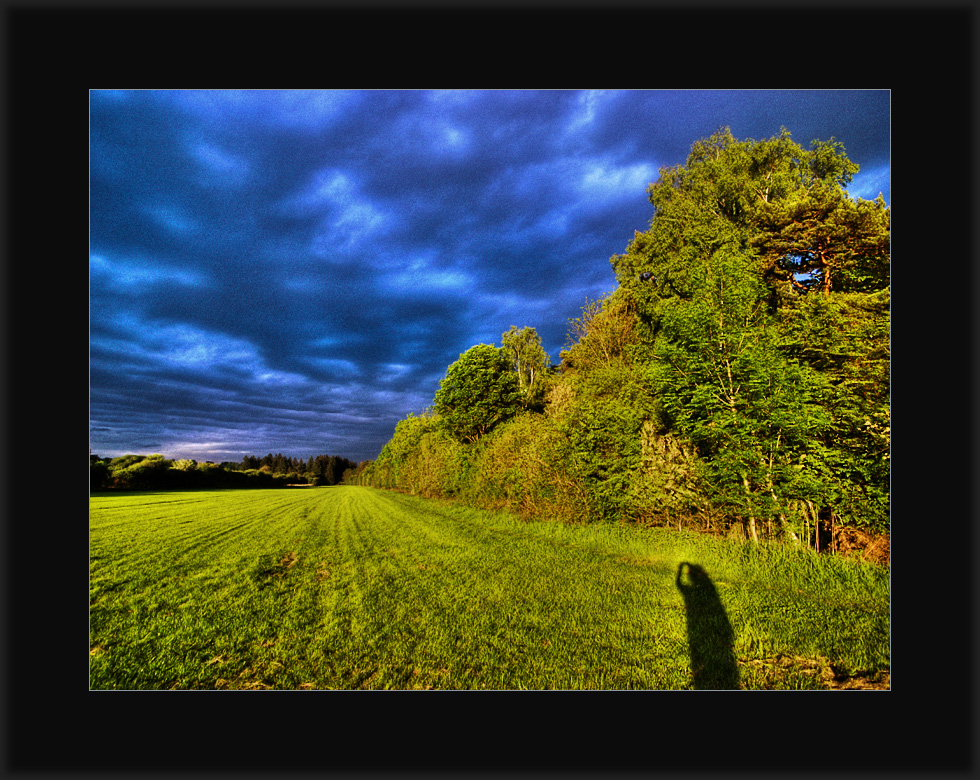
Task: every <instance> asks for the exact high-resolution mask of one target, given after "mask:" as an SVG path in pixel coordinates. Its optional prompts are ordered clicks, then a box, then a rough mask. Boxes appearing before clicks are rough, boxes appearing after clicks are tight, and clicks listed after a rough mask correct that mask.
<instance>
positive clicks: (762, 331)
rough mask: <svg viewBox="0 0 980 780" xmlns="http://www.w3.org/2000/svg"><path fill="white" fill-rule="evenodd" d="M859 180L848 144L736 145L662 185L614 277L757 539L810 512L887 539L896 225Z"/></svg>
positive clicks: (691, 161) (676, 410)
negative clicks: (760, 532)
mask: <svg viewBox="0 0 980 780" xmlns="http://www.w3.org/2000/svg"><path fill="white" fill-rule="evenodd" d="M857 171H858V166H857V165H856V164H855V163H853V162H851V161H850V160H849V159H848V158H847V156H846V153H845V151H844V147H843V145H841V144H840V143H837V142H836V141H834V140H833V139H831V141H829V142H821V141H814V142H813V143H811V148H810V149H809V150H806V149H803V148H802V147H801V146H799V145H798V144H796V143H795V142H793V141H792V139H791V138H790V135H789V132H788V131H786V130H783V131H782V132H781V133H780V135H779V136H777V137H775V138H771V139H767V140H765V141H761V142H758V141H754V140H751V139H750V140H747V141H741V142H740V141H736V140H735V138H734V137H733V136H732V135H731V132H730V131H729V130H728V129H727V128H724V129H722V130H721V131H719V132H717V133H715V134H714V135H713V136H711V137H710V138H708V139H705V140H703V141H698V142H697V143H695V144H694V145H693V146H692V149H691V154H690V155H689V157H688V160H687V163H686V165H683V166H675V167H673V168H665V169H663V170H661V175H660V178H659V179H658V181H657V182H655V183H654V184H652V185H651V186H650V188H649V196H650V201H651V203H652V204H653V205H654V207H655V211H654V215H653V217H652V219H651V222H650V229H649V230H647V231H645V232H643V233H637V234H636V235H635V236H634V238H633V241H632V242H631V243H630V245H629V246H628V247H627V252H626V254H624V255H618V256H616V257H613V258H612V260H611V262H612V264H613V267H614V269H615V270H616V273H617V276H618V278H619V280H620V285H621V290H622V291H623V292H624V294H627V295H628V296H630V297H631V298H632V299H633V300H634V301H635V303H636V312H637V318H636V321H637V330H638V335H639V336H640V340H641V344H640V347H639V353H638V354H640V355H642V359H643V360H644V361H645V363H646V364H647V365H648V366H649V374H650V376H651V378H653V379H654V384H655V387H656V393H657V396H658V401H659V403H660V404H661V405H662V407H663V411H664V417H665V419H667V420H668V422H669V425H670V426H671V428H672V430H674V431H676V432H678V433H681V434H683V435H684V436H685V437H687V438H688V439H689V440H692V441H693V442H694V443H695V444H696V445H697V448H698V451H699V453H700V455H701V456H702V457H703V458H704V459H705V462H706V464H707V467H708V473H709V474H711V475H712V476H713V485H714V490H715V491H716V496H715V497H714V498H715V500H716V501H718V502H720V503H722V504H724V505H726V506H728V507H729V509H730V511H731V513H732V514H733V515H735V516H738V517H740V518H741V519H742V521H743V522H745V523H746V528H747V530H748V531H749V533H750V535H753V536H754V535H755V521H756V519H758V518H764V519H765V520H766V522H769V521H774V522H776V521H778V522H779V523H781V524H785V522H786V521H787V518H790V517H791V515H792V514H793V512H795V511H796V510H797V508H799V507H800V506H803V507H809V511H810V514H811V515H813V516H814V517H815V518H816V519H826V518H830V519H833V517H834V515H835V514H837V515H846V520H847V521H849V522H852V523H855V524H869V525H873V526H876V527H878V528H879V529H880V528H881V527H883V526H886V525H887V495H888V475H887V454H886V451H887V436H888V431H889V427H888V414H887V408H888V381H887V374H888V370H887V366H888V295H887V288H888V282H889V280H888V275H889V274H888V268H889V230H890V222H889V213H888V209H887V207H886V206H885V204H884V201H883V200H882V199H881V198H879V199H877V200H875V201H865V200H854V199H852V198H851V197H850V196H849V195H848V193H847V192H846V186H847V185H848V184H849V183H850V182H851V178H852V176H853V174H854V173H856V172H857ZM811 289H812V290H814V291H816V292H819V293H820V294H819V295H810V296H805V297H804V296H802V295H801V294H800V293H805V292H807V291H809V290H811ZM794 291H798V292H794ZM818 299H819V300H818ZM869 448H870V449H869ZM872 452H873V453H874V454H870V453H872ZM876 464H877V465H876ZM881 464H885V465H884V467H882V466H881Z"/></svg>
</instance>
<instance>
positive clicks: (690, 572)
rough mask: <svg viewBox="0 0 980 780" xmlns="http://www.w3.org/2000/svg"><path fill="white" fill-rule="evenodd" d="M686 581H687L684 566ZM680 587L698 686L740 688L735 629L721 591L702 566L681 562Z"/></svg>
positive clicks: (704, 688)
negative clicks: (733, 629)
mask: <svg viewBox="0 0 980 780" xmlns="http://www.w3.org/2000/svg"><path fill="white" fill-rule="evenodd" d="M685 566H686V567H687V582H686V583H685V582H684V567H685ZM677 589H678V590H679V591H680V592H681V595H682V596H684V606H685V609H686V610H687V643H688V648H689V651H690V656H691V673H692V676H693V678H694V679H693V682H694V688H695V689H697V690H734V689H737V688H738V666H737V664H736V663H735V647H734V645H735V633H734V632H733V631H732V624H731V623H730V622H729V620H728V615H727V614H726V613H725V608H724V607H723V606H722V604H721V599H720V598H718V591H717V590H715V585H714V583H713V582H712V581H711V578H710V577H709V576H708V573H707V572H706V571H705V570H704V569H703V568H701V567H700V566H698V565H696V564H693V563H686V562H685V563H681V564H680V565H679V566H678V567H677Z"/></svg>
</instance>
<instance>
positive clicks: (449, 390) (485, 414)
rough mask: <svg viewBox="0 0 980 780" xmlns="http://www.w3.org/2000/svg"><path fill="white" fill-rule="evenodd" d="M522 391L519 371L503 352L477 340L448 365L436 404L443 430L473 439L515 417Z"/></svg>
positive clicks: (462, 437)
mask: <svg viewBox="0 0 980 780" xmlns="http://www.w3.org/2000/svg"><path fill="white" fill-rule="evenodd" d="M520 395H521V394H520V386H519V384H518V379H517V375H516V374H515V373H514V372H513V371H512V370H511V364H510V361H508V359H507V357H505V355H504V353H503V352H502V351H501V350H500V349H498V348H497V347H495V346H493V345H492V344H477V345H476V346H474V347H470V349H468V350H467V351H466V352H464V353H462V354H461V355H460V356H459V360H457V361H456V362H455V363H453V364H452V365H451V366H449V368H448V370H447V371H446V376H445V378H444V379H443V380H442V381H441V382H440V384H439V389H438V390H437V391H436V396H435V404H434V408H435V411H436V413H437V414H438V415H439V418H440V425H441V427H442V428H443V430H445V431H446V432H447V433H448V434H449V435H450V436H452V437H453V438H455V439H458V440H459V441H463V442H473V441H476V440H477V439H479V438H480V437H481V436H484V435H485V434H487V433H489V432H490V431H491V430H493V428H494V427H495V426H497V425H499V424H500V423H502V422H504V421H506V420H508V419H510V418H511V417H513V416H514V414H515V413H516V412H517V410H518V408H519V402H520Z"/></svg>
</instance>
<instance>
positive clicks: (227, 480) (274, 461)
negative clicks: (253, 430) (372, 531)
mask: <svg viewBox="0 0 980 780" xmlns="http://www.w3.org/2000/svg"><path fill="white" fill-rule="evenodd" d="M357 466H358V464H357V463H355V462H354V461H352V460H348V459H347V458H342V457H339V456H337V455H317V456H312V455H311V456H310V457H309V458H308V459H307V460H303V459H302V458H291V457H289V456H286V455H283V454H281V453H277V454H276V455H273V454H272V453H271V452H270V453H269V454H268V455H264V456H262V457H258V456H255V455H246V456H245V457H244V458H242V460H241V462H237V463H236V462H233V461H224V462H222V463H213V462H211V461H205V462H203V463H198V462H197V461H196V460H188V459H175V460H171V459H169V458H165V457H163V455H159V454H153V455H121V456H119V457H117V458H102V457H99V456H98V455H92V456H90V465H89V472H90V477H91V484H90V486H91V489H92V490H169V489H179V488H226V487H230V488H266V487H286V486H287V485H313V486H319V485H336V484H338V483H340V482H342V481H343V480H344V475H345V473H348V472H350V473H353V472H354V471H355V470H356V469H357Z"/></svg>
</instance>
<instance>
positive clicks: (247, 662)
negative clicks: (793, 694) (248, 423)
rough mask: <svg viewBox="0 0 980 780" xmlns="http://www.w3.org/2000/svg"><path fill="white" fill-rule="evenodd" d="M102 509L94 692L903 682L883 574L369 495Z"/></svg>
mask: <svg viewBox="0 0 980 780" xmlns="http://www.w3.org/2000/svg"><path fill="white" fill-rule="evenodd" d="M90 506H91V517H90V524H91V568H90V572H91V574H90V644H91V650H90V686H91V688H93V689H187V688H201V689H215V688H217V689H268V688H273V689H352V688H366V689H480V688H484V689H627V688H639V689H689V688H736V687H738V688H747V689H752V688H841V687H887V686H888V669H889V647H890V639H889V577H888V572H887V570H883V569H881V568H879V567H877V566H873V565H871V564H866V563H861V562H856V561H851V560H845V559H840V558H833V557H828V556H822V557H818V556H816V555H815V554H813V553H811V552H809V551H805V550H800V551H794V550H790V549H788V548H786V547H778V546H773V547H768V546H761V547H758V548H752V547H749V546H746V545H744V544H741V543H735V542H731V541H727V540H721V539H712V538H708V537H705V536H698V535H694V534H690V533H683V532H678V531H670V530H665V529H637V528H627V527H620V526H572V525H568V524H564V523H559V522H531V523H528V522H523V521H520V520H519V519H517V518H515V517H512V516H510V515H506V514H499V513H490V512H484V511H478V510H473V509H467V508H464V507H461V506H457V505H452V504H448V503H443V502H437V501H427V500H423V499H417V498H412V497H409V496H405V495H401V494H396V493H389V492H383V491H379V490H373V489H370V488H363V487H331V488H315V489H306V490H253V491H230V490H229V491H214V492H173V493H120V494H105V495H99V494H96V495H93V496H92V498H91V503H90ZM685 564H686V565H685ZM679 570H680V571H679Z"/></svg>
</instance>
